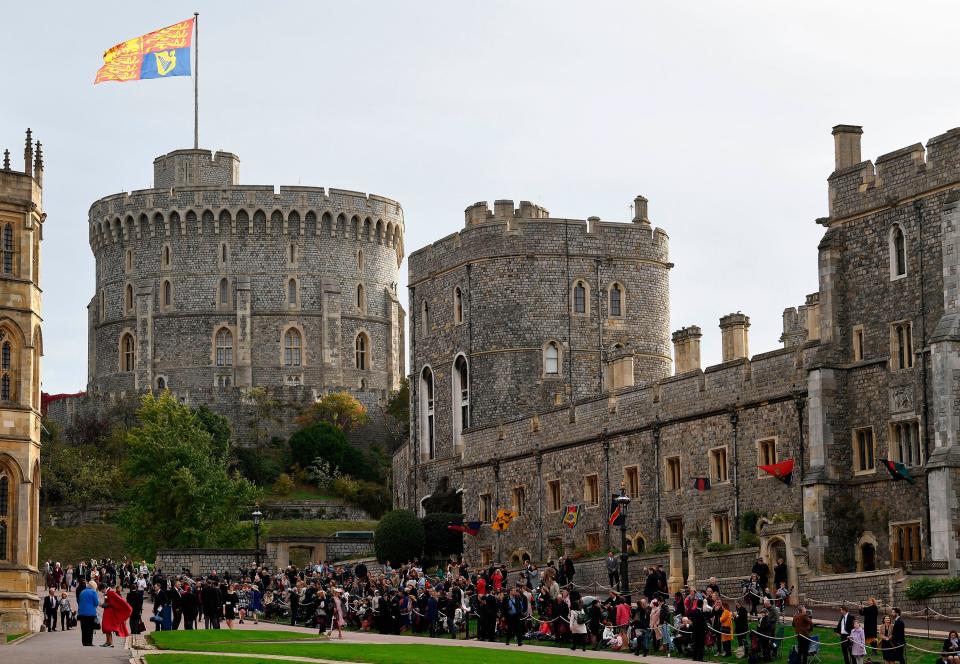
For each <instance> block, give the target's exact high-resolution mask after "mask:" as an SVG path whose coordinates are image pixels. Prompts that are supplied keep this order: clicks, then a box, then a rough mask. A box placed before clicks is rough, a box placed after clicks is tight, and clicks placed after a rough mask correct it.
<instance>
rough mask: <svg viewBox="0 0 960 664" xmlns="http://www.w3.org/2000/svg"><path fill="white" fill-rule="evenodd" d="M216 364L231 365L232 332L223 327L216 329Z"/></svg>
mask: <svg viewBox="0 0 960 664" xmlns="http://www.w3.org/2000/svg"><path fill="white" fill-rule="evenodd" d="M216 343H217V358H216V359H217V366H218V367H232V366H233V333H232V332H231V331H230V330H228V329H227V328H225V327H221V328H220V329H219V330H217V339H216Z"/></svg>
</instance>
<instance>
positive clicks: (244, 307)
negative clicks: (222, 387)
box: [233, 277, 282, 387]
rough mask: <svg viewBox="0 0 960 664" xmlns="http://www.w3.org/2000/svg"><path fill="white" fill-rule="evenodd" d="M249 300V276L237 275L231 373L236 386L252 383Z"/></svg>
mask: <svg viewBox="0 0 960 664" xmlns="http://www.w3.org/2000/svg"><path fill="white" fill-rule="evenodd" d="M250 300H251V297H250V277H237V294H236V301H237V302H236V303H237V361H236V364H235V367H234V375H233V381H234V385H236V386H237V387H250V386H251V385H253V363H252V360H251V353H250V346H251V343H252V339H251V337H252V336H253V322H252V320H251V305H250ZM281 343H282V341H281Z"/></svg>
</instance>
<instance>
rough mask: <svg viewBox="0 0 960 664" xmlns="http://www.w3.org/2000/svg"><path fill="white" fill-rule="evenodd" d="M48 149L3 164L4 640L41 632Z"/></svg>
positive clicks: (0, 537) (0, 613)
mask: <svg viewBox="0 0 960 664" xmlns="http://www.w3.org/2000/svg"><path fill="white" fill-rule="evenodd" d="M45 220H46V215H45V214H44V213H43V153H42V151H41V145H40V142H39V141H37V143H36V144H34V143H33V137H32V135H31V132H30V130H29V129H28V130H27V138H26V145H25V147H24V151H23V170H22V171H16V170H13V169H12V168H11V166H10V151H9V150H5V151H4V154H3V166H2V168H0V637H3V635H5V634H17V633H20V632H25V631H36V630H38V629H40V622H41V620H42V616H41V613H40V600H39V598H38V596H37V583H38V580H39V577H38V573H37V546H38V536H39V532H40V530H39V517H40V426H41V425H40V356H41V355H43V335H42V333H41V331H40V327H41V323H42V319H41V318H40V301H41V290H40V243H41V240H42V239H43V224H44V221H45Z"/></svg>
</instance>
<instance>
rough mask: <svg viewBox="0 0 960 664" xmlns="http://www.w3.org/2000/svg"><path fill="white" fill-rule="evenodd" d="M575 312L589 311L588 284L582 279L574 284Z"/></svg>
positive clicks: (583, 312)
mask: <svg viewBox="0 0 960 664" xmlns="http://www.w3.org/2000/svg"><path fill="white" fill-rule="evenodd" d="M573 313H575V314H585V313H587V285H586V284H585V283H583V282H582V281H578V282H577V283H575V284H574V285H573Z"/></svg>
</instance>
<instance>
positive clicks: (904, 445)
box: [890, 420, 923, 466]
mask: <svg viewBox="0 0 960 664" xmlns="http://www.w3.org/2000/svg"><path fill="white" fill-rule="evenodd" d="M890 458H891V459H893V460H894V461H899V462H900V463H902V464H904V465H906V466H919V465H921V464H922V463H923V459H922V457H921V455H920V422H918V421H917V420H907V421H904V422H891V423H890Z"/></svg>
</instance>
